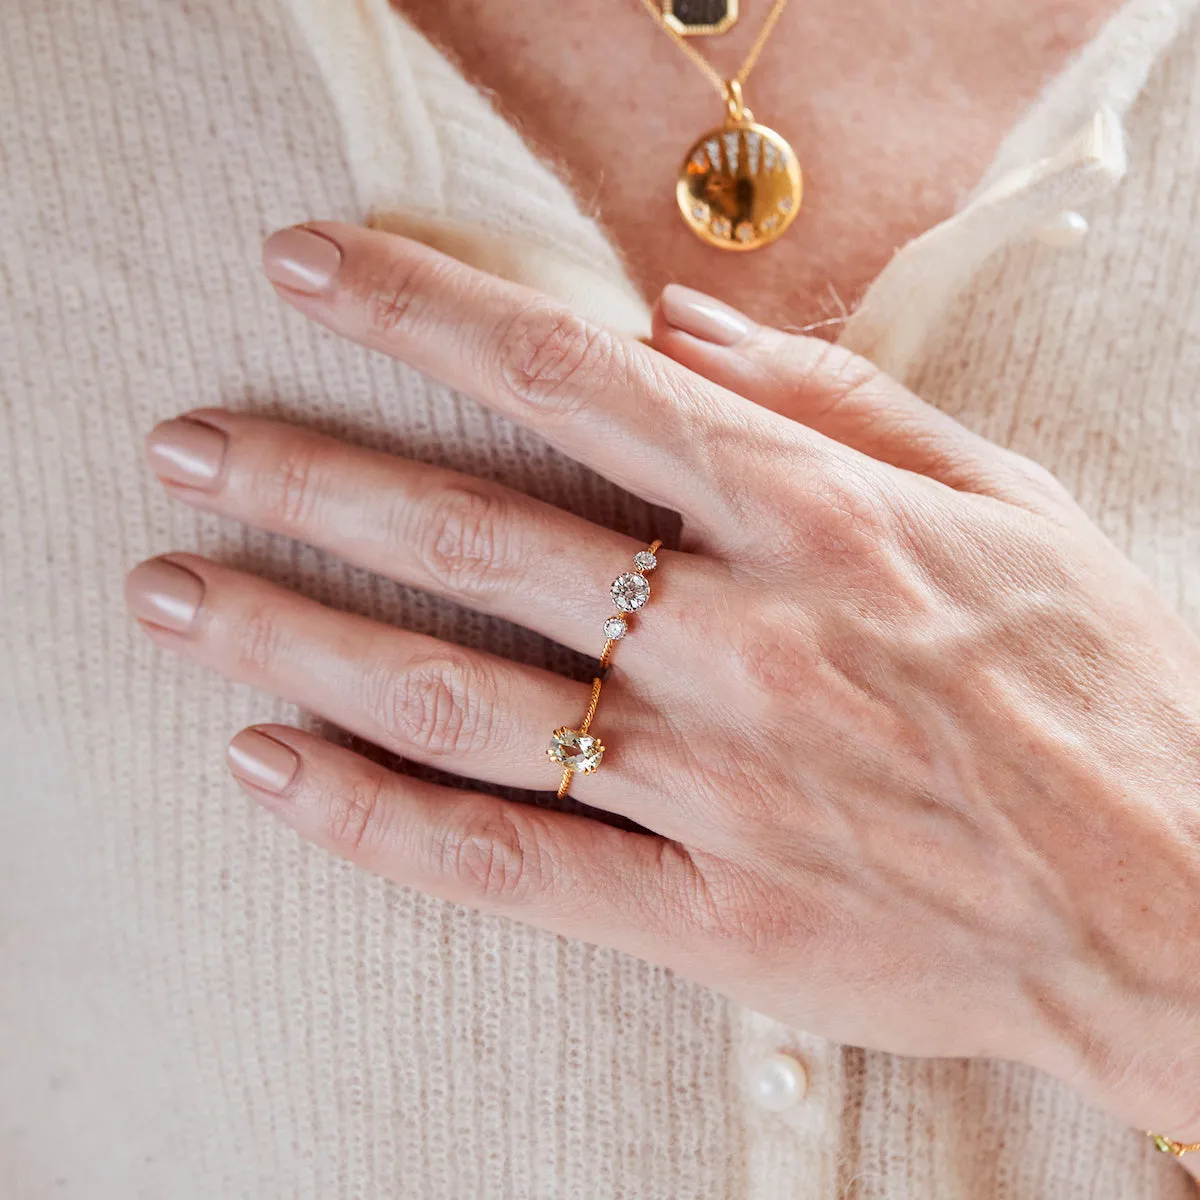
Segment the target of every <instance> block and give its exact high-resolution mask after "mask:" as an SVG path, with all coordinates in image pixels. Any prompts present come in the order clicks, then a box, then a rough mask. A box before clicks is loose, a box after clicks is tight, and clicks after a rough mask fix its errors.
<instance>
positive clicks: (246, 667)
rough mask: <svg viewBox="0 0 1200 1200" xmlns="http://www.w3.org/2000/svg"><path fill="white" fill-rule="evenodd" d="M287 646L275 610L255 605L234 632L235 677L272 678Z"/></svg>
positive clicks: (285, 626) (282, 628)
mask: <svg viewBox="0 0 1200 1200" xmlns="http://www.w3.org/2000/svg"><path fill="white" fill-rule="evenodd" d="M288 642H289V637H288V633H287V625H286V622H285V621H284V620H283V619H282V614H281V613H280V612H279V610H278V609H277V608H276V606H275V605H273V604H270V603H259V604H256V605H255V606H254V607H252V608H251V609H250V610H249V611H248V612H247V613H246V614H245V616H244V617H243V619H242V621H241V622H240V624H239V627H238V630H237V636H236V639H235V645H236V655H237V662H238V668H239V670H238V674H239V675H241V676H242V677H250V678H260V677H262V676H270V675H273V674H274V673H275V671H276V668H277V667H278V664H279V663H280V662H281V661H283V659H284V657H285V655H286V654H287V648H288Z"/></svg>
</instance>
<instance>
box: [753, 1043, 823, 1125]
mask: <svg viewBox="0 0 1200 1200" xmlns="http://www.w3.org/2000/svg"><path fill="white" fill-rule="evenodd" d="M748 1090H749V1092H750V1098H751V1099H752V1100H753V1101H754V1103H755V1104H757V1105H758V1106H759V1108H765V1109H766V1110H767V1112H783V1111H784V1109H787V1108H791V1107H792V1106H793V1105H794V1104H798V1103H799V1102H800V1101H801V1100H803V1099H804V1093H805V1092H807V1091H808V1072H807V1071H806V1070H805V1069H804V1065H803V1063H799V1062H797V1061H796V1060H795V1059H794V1058H792V1056H791V1055H790V1054H768V1055H767V1056H766V1057H765V1058H760V1059H759V1060H758V1062H756V1063H755V1064H754V1068H753V1070H751V1072H750V1078H749V1081H748Z"/></svg>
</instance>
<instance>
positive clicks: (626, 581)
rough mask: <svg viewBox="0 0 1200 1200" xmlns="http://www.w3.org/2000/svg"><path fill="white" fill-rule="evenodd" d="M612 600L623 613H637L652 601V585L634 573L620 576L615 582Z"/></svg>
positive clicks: (643, 577)
mask: <svg viewBox="0 0 1200 1200" xmlns="http://www.w3.org/2000/svg"><path fill="white" fill-rule="evenodd" d="M612 599H613V603H614V604H615V605H616V606H617V607H618V608H619V609H620V610H621V611H622V612H637V610H638V609H639V608H641V607H642V605H643V604H645V603H646V601H647V600H649V599H650V584H649V583H647V581H646V578H645V576H643V575H638V574H637V573H636V572H633V571H629V572H628V573H626V574H625V575H618V576H617V577H616V579H614V580H613V585H612Z"/></svg>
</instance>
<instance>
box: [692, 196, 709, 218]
mask: <svg viewBox="0 0 1200 1200" xmlns="http://www.w3.org/2000/svg"><path fill="white" fill-rule="evenodd" d="M708 213H709V208H708V205H707V204H705V203H704V201H702V200H698V201H697V202H696V203H695V204H693V205H692V216H693V217H695V219H696V220H697V221H707V220H708Z"/></svg>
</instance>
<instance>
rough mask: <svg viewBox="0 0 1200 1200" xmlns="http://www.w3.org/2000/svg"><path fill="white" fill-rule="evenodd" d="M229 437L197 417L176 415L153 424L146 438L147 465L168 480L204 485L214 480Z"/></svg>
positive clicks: (189, 484) (217, 474)
mask: <svg viewBox="0 0 1200 1200" xmlns="http://www.w3.org/2000/svg"><path fill="white" fill-rule="evenodd" d="M228 445H229V439H228V438H227V437H226V436H225V434H224V433H222V432H221V430H219V429H217V428H215V427H214V426H212V425H205V424H204V423H203V422H201V421H192V420H189V419H188V418H187V417H179V418H178V419H176V420H174V421H163V422H162V423H161V424H159V425H156V426H155V427H154V428H153V429H152V430H151V431H150V434H149V436H148V437H147V438H146V457H147V458H148V459H149V460H150V469H151V470H152V471H153V472H154V473H155V475H157V476H158V477H159V479H165V480H167V481H168V482H169V483H182V484H186V485H187V486H188V487H199V488H207V487H211V486H212V485H213V484H214V483H216V481H217V476H219V475H220V474H221V465H222V463H223V462H224V461H225V450H226V448H227V447H228Z"/></svg>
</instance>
